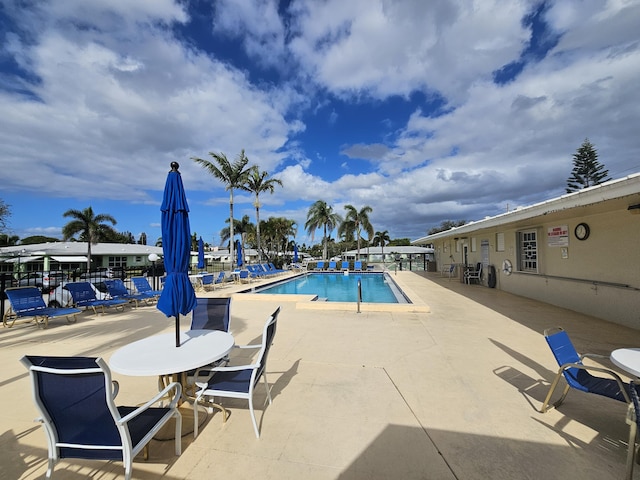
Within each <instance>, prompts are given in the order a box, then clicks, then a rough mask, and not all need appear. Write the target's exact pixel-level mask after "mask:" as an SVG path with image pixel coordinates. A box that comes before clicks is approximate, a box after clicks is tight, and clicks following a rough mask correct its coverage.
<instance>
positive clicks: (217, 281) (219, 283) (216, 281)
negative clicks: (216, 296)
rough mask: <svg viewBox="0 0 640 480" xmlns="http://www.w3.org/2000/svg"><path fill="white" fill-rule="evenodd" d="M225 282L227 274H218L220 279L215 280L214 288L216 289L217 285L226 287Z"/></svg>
mask: <svg viewBox="0 0 640 480" xmlns="http://www.w3.org/2000/svg"><path fill="white" fill-rule="evenodd" d="M225 280H226V275H225V273H224V272H220V273H219V274H218V278H216V279H215V280H214V282H213V287H214V288H215V287H216V285H220V286H222V285H224V282H225Z"/></svg>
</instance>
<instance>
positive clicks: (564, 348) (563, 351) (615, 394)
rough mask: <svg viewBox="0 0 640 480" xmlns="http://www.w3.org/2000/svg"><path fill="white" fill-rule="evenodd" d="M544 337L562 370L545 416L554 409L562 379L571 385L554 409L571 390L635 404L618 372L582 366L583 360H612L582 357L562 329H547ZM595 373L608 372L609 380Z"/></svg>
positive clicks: (545, 408)
mask: <svg viewBox="0 0 640 480" xmlns="http://www.w3.org/2000/svg"><path fill="white" fill-rule="evenodd" d="M544 338H545V339H546V340H547V344H548V345H549V348H550V349H551V352H552V353H553V356H554V357H555V359H556V362H558V365H559V367H560V368H559V369H558V373H557V374H556V377H555V378H554V379H553V382H552V383H551V386H550V387H549V393H547V397H546V398H545V399H544V403H543V404H542V408H541V409H540V411H541V412H542V413H544V412H546V411H547V410H549V408H551V407H550V406H549V402H550V401H551V396H552V395H553V392H554V391H555V389H556V387H557V386H558V383H559V381H560V379H561V378H562V377H564V378H565V380H566V381H567V385H566V386H565V388H564V391H563V392H562V395H561V396H560V398H559V399H558V400H557V401H556V402H555V403H554V404H553V405H552V406H553V407H556V408H557V407H559V406H560V405H561V404H562V402H564V399H565V398H566V396H567V394H568V393H569V390H570V389H571V388H573V389H576V390H580V391H582V392H587V393H595V394H596V395H601V396H603V397H608V398H612V399H614V400H618V401H620V402H626V403H629V402H630V401H631V400H630V397H629V385H627V384H625V383H624V382H623V381H622V379H621V378H620V376H619V375H618V374H617V373H615V372H614V371H612V370H609V369H607V368H602V367H596V366H587V365H585V364H584V363H582V359H583V358H587V357H589V358H599V359H605V358H609V357H605V356H604V355H597V354H593V353H585V354H582V355H579V354H578V352H577V351H576V349H575V347H574V346H573V343H572V342H571V339H570V338H569V336H568V335H567V332H565V331H564V330H563V329H562V328H560V327H555V328H549V329H546V330H545V331H544ZM592 371H593V372H599V373H604V374H606V375H607V376H608V377H609V378H604V377H597V376H594V375H591V373H590V372H592Z"/></svg>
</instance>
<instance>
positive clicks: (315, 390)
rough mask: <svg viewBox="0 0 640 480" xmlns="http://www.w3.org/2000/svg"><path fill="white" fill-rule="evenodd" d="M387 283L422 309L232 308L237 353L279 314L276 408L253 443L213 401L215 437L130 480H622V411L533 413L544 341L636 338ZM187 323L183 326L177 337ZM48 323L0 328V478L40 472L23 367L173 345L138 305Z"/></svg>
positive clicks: (87, 465) (83, 470) (167, 449)
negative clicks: (550, 336)
mask: <svg viewBox="0 0 640 480" xmlns="http://www.w3.org/2000/svg"><path fill="white" fill-rule="evenodd" d="M392 275H393V276H394V279H396V280H397V281H398V283H399V284H400V286H401V287H402V288H403V289H405V290H406V291H410V292H411V295H412V296H414V297H416V300H418V302H419V304H421V305H427V306H428V307H429V308H428V310H430V311H429V312H428V313H425V312H424V311H416V312H406V311H383V312H374V311H364V312H362V313H355V312H354V311H347V310H309V309H305V308H298V307H299V305H298V304H297V302H295V301H282V300H281V299H270V298H269V296H264V299H260V300H256V299H255V298H252V299H248V298H246V295H233V300H232V323H231V330H232V332H233V334H234V336H235V338H236V342H237V343H238V344H245V343H255V342H256V341H258V340H259V337H260V333H261V330H262V326H263V324H264V321H265V320H266V319H267V317H268V315H269V313H271V312H272V311H273V310H275V308H276V307H277V306H278V305H281V306H282V311H281V314H280V317H279V322H278V331H277V334H276V338H275V342H274V345H273V348H272V350H271V353H270V357H269V363H268V366H267V372H268V379H269V383H270V384H271V385H272V396H273V404H272V405H271V406H268V407H267V408H266V409H264V414H263V413H262V407H261V405H262V402H263V400H264V398H265V397H264V392H263V389H262V388H259V389H258V390H257V392H258V393H257V394H256V405H257V407H258V408H259V411H258V412H257V413H258V421H259V423H260V424H261V430H262V436H261V438H260V440H257V439H256V438H255V436H254V433H253V428H252V425H251V420H250V418H249V411H248V408H247V407H246V403H243V402H231V401H229V402H225V405H226V406H228V407H229V408H230V410H231V416H230V418H229V420H228V421H227V422H226V424H223V423H222V416H221V415H220V414H219V413H214V414H212V415H209V416H208V418H207V420H206V423H205V424H204V425H203V426H202V427H201V433H200V435H199V436H198V438H197V439H196V440H195V441H194V440H193V437H192V436H186V437H184V438H183V454H182V455H181V456H180V457H175V456H174V455H173V443H172V442H170V441H166V442H157V441H154V442H152V443H151V453H150V458H149V460H148V461H144V460H143V459H142V458H139V459H136V461H135V462H134V478H136V479H157V478H165V479H168V480H178V479H209V478H214V476H215V477H219V478H234V479H252V478H263V479H296V480H298V479H311V480H313V479H345V480H347V479H349V480H350V479H403V480H407V479H437V480H440V479H443V480H448V479H458V480H472V479H483V480H485V479H492V480H496V479H509V480H514V479H540V478H546V479H573V478H580V479H582V480H591V479H592V480H603V479H621V478H623V475H624V468H625V456H626V451H627V445H626V439H627V435H628V426H627V425H626V423H625V421H624V418H625V412H626V406H625V405H624V404H622V403H618V402H615V401H613V400H609V399H606V398H598V397H596V396H595V395H589V394H583V393H581V392H575V391H572V392H570V393H569V396H568V397H567V400H566V401H565V403H564V405H563V406H562V407H561V408H560V410H559V411H556V410H551V411H550V412H548V413H546V414H541V413H539V412H538V411H537V410H538V409H539V408H540V405H541V404H542V401H543V400H544V396H545V395H546V392H547V389H548V385H549V382H550V381H551V380H552V379H553V376H554V375H555V371H556V370H557V366H556V364H555V361H554V360H553V357H552V355H551V352H550V351H549V349H548V347H547V345H546V342H545V340H544V338H543V336H542V332H543V330H544V329H545V328H547V327H552V326H558V325H559V326H563V327H564V328H565V329H566V330H567V331H568V332H569V334H570V336H571V337H572V339H573V341H574V343H575V344H576V347H577V349H578V350H579V351H580V352H586V351H588V352H593V353H601V354H608V353H609V352H610V351H611V350H613V349H615V348H620V347H628V346H640V331H637V330H632V329H628V328H625V327H620V326H617V325H614V324H611V323H607V322H604V321H601V320H598V319H595V318H592V317H588V316H585V315H581V314H577V313H575V312H571V311H568V310H564V309H561V308H557V307H553V306H550V305H547V304H543V303H540V302H535V301H531V300H527V299H524V298H521V297H517V296H513V295H510V294H507V293H504V292H500V291H497V290H494V289H489V288H486V287H482V286H477V285H471V286H469V285H463V284H460V283H459V282H458V281H457V280H455V279H452V280H449V279H448V278H446V277H445V278H441V277H440V276H439V274H436V273H428V274H427V273H425V274H417V273H411V272H398V273H397V274H392ZM234 288H236V289H237V287H228V288H224V289H221V290H218V291H215V292H211V293H209V294H208V295H211V296H215V295H221V296H224V295H231V294H232V293H233V291H234ZM188 323H189V319H187V318H184V319H182V328H183V329H185V330H186V329H187V328H188ZM49 325H50V326H49V328H48V329H47V330H38V329H37V328H36V327H34V326H33V325H29V324H23V325H16V326H15V327H13V328H11V329H2V330H0V362H1V364H2V370H1V373H0V393H1V395H0V406H1V408H0V432H1V433H2V435H1V437H0V478H2V479H11V480H13V479H36V478H38V479H39V478H44V472H45V471H46V442H45V437H44V433H43V431H42V428H41V427H39V426H38V424H35V423H33V418H34V417H35V416H36V411H35V408H34V407H33V405H32V401H31V398H30V395H31V394H30V386H29V382H28V377H27V373H26V371H25V369H24V368H23V367H22V365H21V364H20V363H19V362H18V360H19V358H20V357H21V356H22V355H24V354H49V355H88V356H102V357H104V358H105V359H107V360H108V359H109V357H110V356H111V354H112V353H113V352H114V351H115V350H117V349H118V348H119V347H121V346H123V345H126V344H128V343H130V342H132V341H134V340H137V339H140V338H144V337H147V336H149V335H154V334H157V333H161V332H170V331H172V330H173V328H174V327H173V326H174V320H173V319H172V318H171V319H169V318H166V317H164V315H163V314H162V313H160V312H159V311H158V310H157V309H156V308H155V307H154V306H147V307H140V308H139V309H129V308H128V309H127V310H126V311H125V312H124V313H107V314H105V315H93V314H89V313H83V314H82V315H81V316H80V317H79V321H78V323H76V324H73V325H67V324H66V323H65V321H64V319H55V320H52V321H51V322H50V324H49ZM607 366H608V367H611V365H607ZM114 378H115V379H117V380H118V381H119V382H120V395H119V396H118V399H117V403H118V404H136V403H140V402H142V401H144V400H146V399H148V398H150V397H151V396H152V394H153V393H154V392H155V391H156V388H157V387H156V379H155V378H133V377H126V376H121V375H117V374H114ZM623 378H628V377H627V376H625V375H623ZM638 470H640V468H639V469H638ZM123 472H124V469H123V468H122V464H121V463H119V462H113V463H109V462H103V461H78V460H70V461H61V462H59V464H58V465H57V467H56V470H55V472H54V478H59V479H71V480H76V479H86V478H94V479H101V480H109V479H120V478H123V477H124V475H123ZM638 477H639V478H640V473H638Z"/></svg>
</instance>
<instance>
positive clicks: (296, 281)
mask: <svg viewBox="0 0 640 480" xmlns="http://www.w3.org/2000/svg"><path fill="white" fill-rule="evenodd" d="M358 280H361V282H362V302H363V303H409V302H408V300H407V298H406V297H405V296H404V295H403V294H402V291H401V290H400V288H398V286H397V285H396V284H395V282H394V281H393V280H392V279H391V277H390V276H389V275H387V274H385V273H350V274H349V275H344V274H342V273H307V274H305V275H302V276H300V277H295V278H292V279H289V280H285V281H283V282H281V283H277V284H275V285H272V286H266V287H264V288H260V289H256V291H255V293H266V294H302V295H317V296H318V299H322V300H326V301H328V302H357V301H358Z"/></svg>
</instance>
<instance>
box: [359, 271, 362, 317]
mask: <svg viewBox="0 0 640 480" xmlns="http://www.w3.org/2000/svg"><path fill="white" fill-rule="evenodd" d="M361 302H362V280H360V279H358V313H360V303H361Z"/></svg>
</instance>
